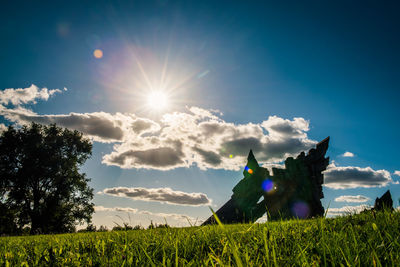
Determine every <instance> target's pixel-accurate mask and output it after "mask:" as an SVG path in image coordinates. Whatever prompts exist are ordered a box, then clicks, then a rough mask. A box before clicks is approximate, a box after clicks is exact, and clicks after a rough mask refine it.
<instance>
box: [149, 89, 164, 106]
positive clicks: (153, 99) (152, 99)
mask: <svg viewBox="0 0 400 267" xmlns="http://www.w3.org/2000/svg"><path fill="white" fill-rule="evenodd" d="M147 106H148V107H149V108H150V109H152V110H158V111H160V110H163V109H165V108H167V107H168V96H167V94H166V93H164V92H162V91H153V92H151V93H150V94H149V95H148V96H147Z"/></svg>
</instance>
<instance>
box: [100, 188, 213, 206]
mask: <svg viewBox="0 0 400 267" xmlns="http://www.w3.org/2000/svg"><path fill="white" fill-rule="evenodd" d="M98 194H106V195H111V196H118V197H126V198H130V199H133V200H142V201H156V202H161V203H167V204H174V205H187V206H206V205H210V204H211V200H210V199H209V198H208V197H207V195H206V194H204V193H186V192H182V191H175V190H172V189H171V188H168V187H165V188H143V187H113V188H105V189H104V190H103V191H100V192H99V193H98Z"/></svg>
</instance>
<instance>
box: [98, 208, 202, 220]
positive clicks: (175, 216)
mask: <svg viewBox="0 0 400 267" xmlns="http://www.w3.org/2000/svg"><path fill="white" fill-rule="evenodd" d="M94 210H95V212H127V213H134V214H141V215H149V216H157V217H161V218H172V219H175V220H177V221H182V222H187V221H188V220H189V221H191V222H198V223H202V222H203V221H201V220H197V219H196V218H193V217H190V216H187V215H184V214H177V213H162V212H157V213H156V212H151V211H147V210H138V209H133V208H129V207H113V208H106V207H104V206H95V207H94Z"/></svg>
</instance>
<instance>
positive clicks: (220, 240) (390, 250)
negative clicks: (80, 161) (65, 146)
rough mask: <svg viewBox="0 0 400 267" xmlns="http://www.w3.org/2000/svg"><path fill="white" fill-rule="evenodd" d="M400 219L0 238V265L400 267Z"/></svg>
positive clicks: (364, 218) (385, 216)
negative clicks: (341, 266) (336, 266)
mask: <svg viewBox="0 0 400 267" xmlns="http://www.w3.org/2000/svg"><path fill="white" fill-rule="evenodd" d="M399 222H400V213H399V212H394V213H389V212H380V213H376V214H373V213H367V214H359V215H352V216H345V217H339V218H335V219H324V218H319V219H312V220H290V221H282V222H271V223H265V224H238V225H223V226H222V225H214V226H203V227H188V228H162V229H161V228H159V229H151V230H131V231H114V232H96V233H76V234H61V235H42V236H25V237H2V238H0V266H22V265H24V266H28V265H29V266H32V265H56V266H59V265H61V266H62V265H67V266H68V265H80V266H126V265H128V266H130V265H137V266H164V265H165V266H177V265H188V266H190V265H193V266H197V265H209V266H217V265H236V266H252V265H253V266H259V265H265V266H270V265H271V266H290V265H296V266H299V265H301V266H309V265H311V266H316V265H339V266H340V265H344V266H381V265H383V266H400V235H399V232H400V224H399Z"/></svg>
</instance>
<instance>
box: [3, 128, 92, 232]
mask: <svg viewBox="0 0 400 267" xmlns="http://www.w3.org/2000/svg"><path fill="white" fill-rule="evenodd" d="M91 153H92V144H91V142H90V140H88V139H86V138H84V137H83V136H82V133H80V132H78V131H71V130H68V129H62V128H59V127H57V126H56V125H55V124H53V125H49V126H44V125H40V124H36V123H31V124H30V125H29V126H23V127H22V128H19V129H16V128H14V127H12V126H10V127H8V129H7V130H6V131H4V132H2V133H1V135H0V233H11V234H12V233H18V232H20V231H21V230H22V229H23V228H24V227H30V229H31V230H30V232H31V233H60V232H70V231H73V230H74V229H75V225H76V224H77V223H81V222H84V221H86V222H87V223H89V222H90V221H91V216H92V213H93V211H94V208H93V203H92V202H91V200H92V198H93V189H92V188H90V187H89V186H88V182H89V181H90V179H88V178H86V175H85V174H84V173H80V172H79V167H80V166H81V165H82V164H83V163H84V162H85V161H86V160H87V159H88V158H89V157H90V156H91Z"/></svg>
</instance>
